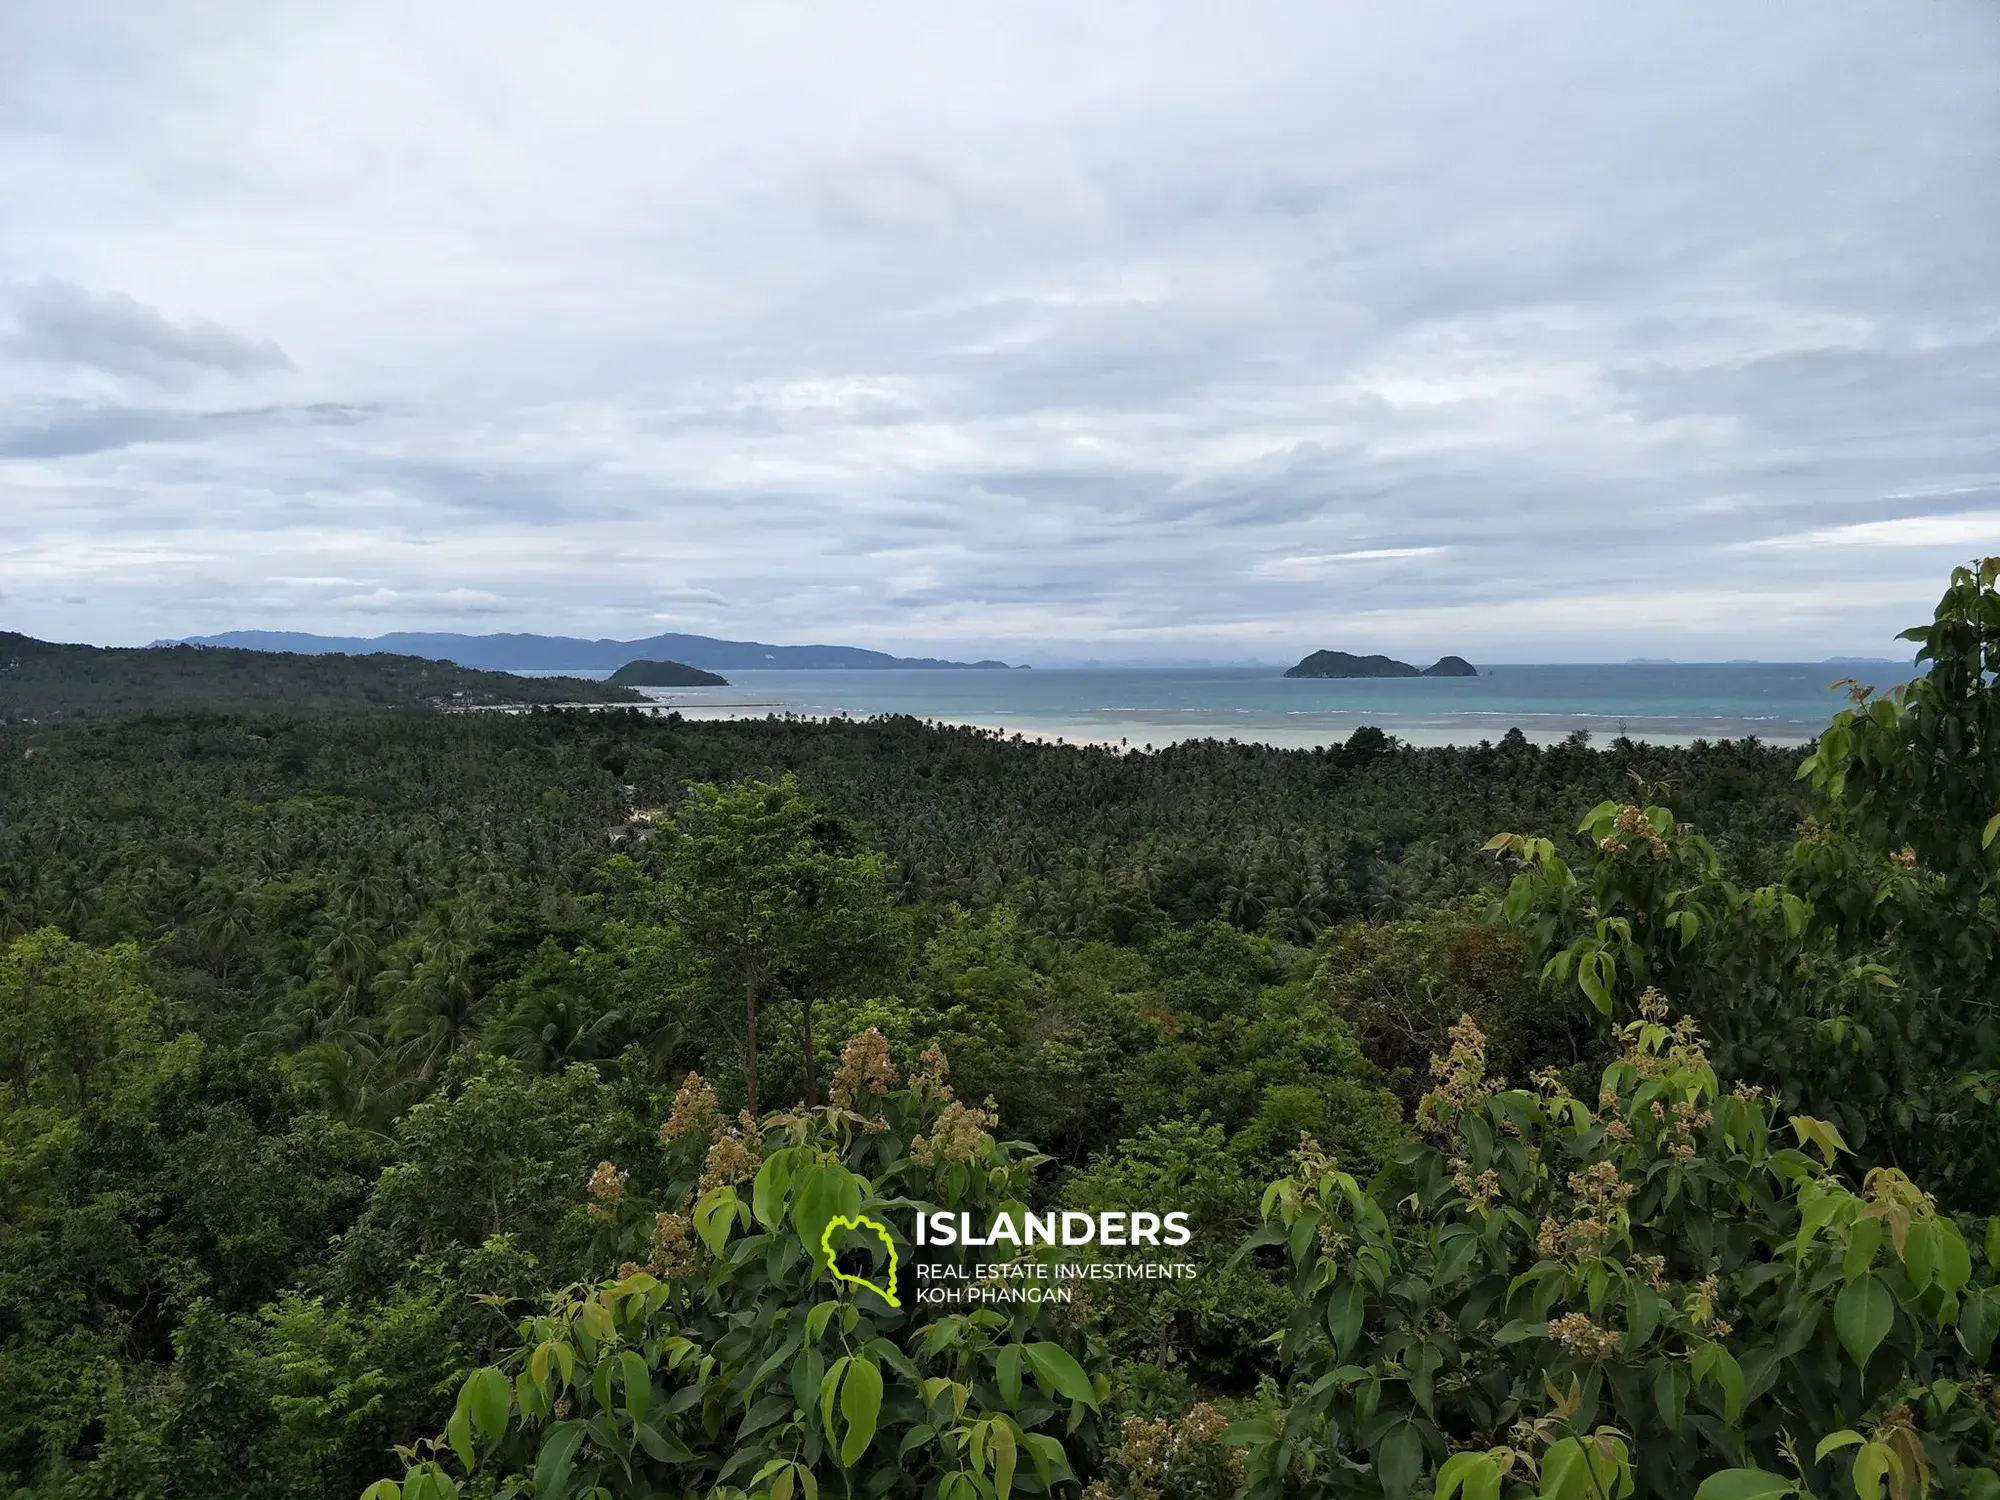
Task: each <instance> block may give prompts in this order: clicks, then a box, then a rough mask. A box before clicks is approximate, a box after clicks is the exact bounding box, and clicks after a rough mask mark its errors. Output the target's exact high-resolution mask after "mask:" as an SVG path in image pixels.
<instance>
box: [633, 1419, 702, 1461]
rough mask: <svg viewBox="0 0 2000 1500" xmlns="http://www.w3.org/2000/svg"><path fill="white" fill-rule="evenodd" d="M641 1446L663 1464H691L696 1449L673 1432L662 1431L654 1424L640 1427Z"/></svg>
mask: <svg viewBox="0 0 2000 1500" xmlns="http://www.w3.org/2000/svg"><path fill="white" fill-rule="evenodd" d="M639 1446H640V1447H641V1448H644V1449H645V1450H646V1452H647V1453H648V1454H649V1455H650V1456H651V1457H652V1458H654V1459H656V1460H658V1461H659V1462H660V1463H663V1464H691V1463H693V1462H694V1450H693V1449H691V1448H689V1447H688V1445H687V1444H686V1443H684V1442H682V1441H681V1440H680V1439H679V1438H677V1437H675V1436H674V1435H673V1434H672V1433H671V1432H662V1431H660V1429H659V1428H657V1427H653V1426H642V1427H641V1428H640V1429H639Z"/></svg>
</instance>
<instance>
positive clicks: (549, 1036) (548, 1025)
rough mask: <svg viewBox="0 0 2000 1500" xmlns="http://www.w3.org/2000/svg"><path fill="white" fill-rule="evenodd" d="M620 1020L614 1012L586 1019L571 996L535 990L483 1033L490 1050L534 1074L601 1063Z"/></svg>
mask: <svg viewBox="0 0 2000 1500" xmlns="http://www.w3.org/2000/svg"><path fill="white" fill-rule="evenodd" d="M623 1020H624V1018H623V1017H622V1016H621V1015H620V1014H619V1013H618V1012H617V1011H615V1010H608V1011H605V1012H603V1013H602V1014H600V1015H592V1014H591V1012H590V1009H589V1007H588V1006H587V1005H586V1004H585V1003H584V1002H583V1001H581V1000H579V999H577V998H576V997H575V996H573V995H565V994H562V993H561V992H559V991H555V990H538V991H536V992H535V993H533V994H530V995H524V996H522V997H521V998H520V999H519V1000H516V1001H515V1002H514V1003H513V1005H511V1006H509V1007H508V1009H507V1011H506V1013H505V1014H504V1015H502V1016H501V1017H500V1019H499V1020H498V1021H497V1022H495V1023H494V1025H493V1027H492V1029H491V1031H490V1032H489V1034H488V1040H489V1042H490V1044H491V1045H492V1047H493V1049H494V1050H495V1051H498V1052H503V1053H505V1054H506V1055H507V1056H509V1057H511V1058H513V1059H514V1060H515V1061H516V1062H518V1063H520V1064H521V1065H522V1066H523V1067H526V1068H529V1069H532V1070H533V1071H534V1072H537V1073H554V1072H556V1071H558V1070H559V1069H562V1068H566V1067H568V1066H569V1065H570V1064H571V1063H575V1062H601V1061H602V1060H604V1059H605V1058H607V1057H609V1056H610V1055H611V1054H612V1050H613V1046H614V1043H615V1041H616V1037H617V1030H618V1027H619V1026H620V1025H621V1024H622V1022H623Z"/></svg>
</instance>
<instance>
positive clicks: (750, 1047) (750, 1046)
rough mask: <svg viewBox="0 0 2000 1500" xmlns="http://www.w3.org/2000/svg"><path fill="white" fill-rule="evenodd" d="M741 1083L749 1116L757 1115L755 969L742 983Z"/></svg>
mask: <svg viewBox="0 0 2000 1500" xmlns="http://www.w3.org/2000/svg"><path fill="white" fill-rule="evenodd" d="M743 1084H744V1091H745V1092H746V1093H748V1094H749V1096H750V1118H751V1119H753V1120H755V1119H757V1118H758V1115H757V971H756V970H755V969H752V970H751V971H750V972H749V973H748V974H746V975H745V976H744V984H743Z"/></svg>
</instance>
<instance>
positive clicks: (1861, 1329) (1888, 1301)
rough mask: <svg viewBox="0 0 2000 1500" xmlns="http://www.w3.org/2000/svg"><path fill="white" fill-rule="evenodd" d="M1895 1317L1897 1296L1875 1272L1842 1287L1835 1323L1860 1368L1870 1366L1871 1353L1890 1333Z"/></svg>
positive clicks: (1842, 1341) (1836, 1308)
mask: <svg viewBox="0 0 2000 1500" xmlns="http://www.w3.org/2000/svg"><path fill="white" fill-rule="evenodd" d="M1895 1321H1896V1299H1895V1298H1894V1297H1893V1296H1891V1295H1890V1293H1889V1288H1888V1287H1886V1286H1884V1285H1883V1284H1882V1278H1881V1277H1879V1276H1876V1275H1874V1274H1872V1273H1871V1274H1869V1275H1867V1276H1863V1277H1862V1278H1861V1279H1860V1280H1859V1281H1850V1282H1849V1283H1848V1284H1847V1285H1846V1286H1844V1287H1842V1288H1841V1292H1840V1296H1839V1297H1838V1298H1836V1299H1835V1301H1834V1304H1833V1326H1834V1328H1835V1330H1836V1331H1838V1332H1839V1334H1840V1342H1841V1346H1842V1347H1843V1348H1845V1349H1846V1350H1847V1357H1848V1358H1849V1359H1851V1360H1853V1361H1854V1364H1855V1367H1856V1368H1857V1369H1864V1368H1866V1367H1867V1364H1868V1356H1869V1355H1871V1354H1873V1353H1874V1352H1875V1351H1876V1349H1877V1348H1879V1347H1880V1346H1881V1343H1882V1340H1884V1339H1885V1338H1887V1337H1888V1336H1889V1329H1890V1327H1891V1325H1893V1324H1894V1323H1895Z"/></svg>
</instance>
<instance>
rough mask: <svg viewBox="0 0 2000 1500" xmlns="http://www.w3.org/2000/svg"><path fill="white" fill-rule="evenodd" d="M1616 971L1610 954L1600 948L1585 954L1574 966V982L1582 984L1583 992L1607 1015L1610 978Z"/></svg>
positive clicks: (1608, 1013) (1608, 1012)
mask: <svg viewBox="0 0 2000 1500" xmlns="http://www.w3.org/2000/svg"><path fill="white" fill-rule="evenodd" d="M1617 972H1618V971H1617V966H1616V963H1615V961H1614V960H1613V959H1612V957H1611V955H1610V954H1609V953H1605V952H1603V951H1601V950H1600V951H1599V952H1596V953H1587V954H1585V955H1584V958H1583V962H1582V963H1580V964H1578V965H1577V968H1576V982H1577V983H1578V984H1579V985H1581V986H1582V988H1583V993H1584V994H1585V995H1587V996H1588V997H1589V999H1590V1003H1591V1004H1592V1005H1594V1006H1596V1007H1597V1008H1598V1010H1600V1011H1602V1012H1603V1013H1604V1014H1605V1015H1607V1016H1608V1015H1610V1014H1611V980H1612V979H1613V978H1614V977H1615V976H1616V974H1617Z"/></svg>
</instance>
